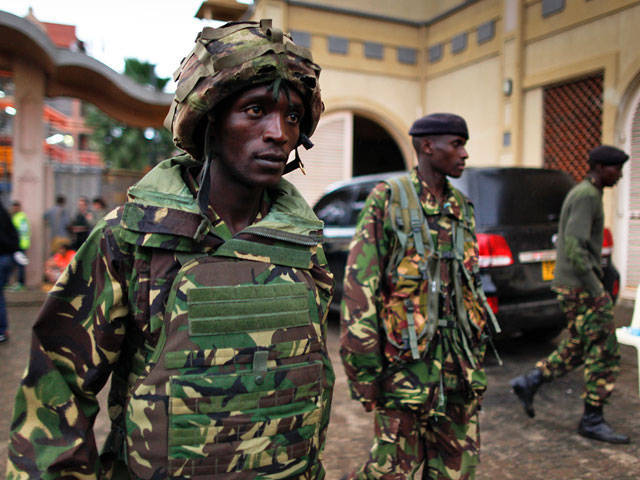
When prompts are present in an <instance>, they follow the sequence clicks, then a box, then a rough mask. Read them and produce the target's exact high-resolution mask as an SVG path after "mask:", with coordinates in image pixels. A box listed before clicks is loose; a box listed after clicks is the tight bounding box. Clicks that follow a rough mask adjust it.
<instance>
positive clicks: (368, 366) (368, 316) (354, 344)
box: [340, 184, 388, 404]
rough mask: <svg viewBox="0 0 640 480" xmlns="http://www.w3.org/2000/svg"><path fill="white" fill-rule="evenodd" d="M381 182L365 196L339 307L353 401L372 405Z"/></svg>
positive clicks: (381, 254)
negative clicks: (365, 199) (366, 197)
mask: <svg viewBox="0 0 640 480" xmlns="http://www.w3.org/2000/svg"><path fill="white" fill-rule="evenodd" d="M387 192H388V190H387V189H386V186H385V185H384V184H382V185H380V186H378V187H376V188H375V189H374V190H373V192H372V193H371V194H370V195H369V197H368V199H367V201H366V203H365V206H364V208H363V210H362V212H361V214H360V218H359V220H358V223H357V226H356V233H355V235H354V237H353V240H352V242H351V244H350V246H349V256H348V258H347V265H346V270H345V276H344V294H343V300H342V305H341V316H342V319H341V335H340V345H341V346H340V355H341V358H342V363H343V365H344V368H345V373H346V376H347V379H348V382H349V387H350V390H351V396H352V398H354V399H356V400H359V401H361V402H363V403H365V404H366V403H369V402H374V401H375V400H376V397H377V394H378V387H377V380H378V378H379V376H380V374H381V372H382V368H383V358H382V346H381V338H380V331H381V329H380V327H379V311H380V300H381V296H380V284H381V279H382V276H383V275H384V270H385V268H384V265H386V261H387V243H386V235H385V231H384V216H385V212H386V206H387V203H388V200H387V197H388V193H387Z"/></svg>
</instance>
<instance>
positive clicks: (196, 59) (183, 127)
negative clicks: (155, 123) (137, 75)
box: [164, 20, 324, 158]
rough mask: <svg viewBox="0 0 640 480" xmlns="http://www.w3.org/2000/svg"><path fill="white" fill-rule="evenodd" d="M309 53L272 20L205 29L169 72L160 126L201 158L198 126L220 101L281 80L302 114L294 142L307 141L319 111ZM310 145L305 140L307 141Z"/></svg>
mask: <svg viewBox="0 0 640 480" xmlns="http://www.w3.org/2000/svg"><path fill="white" fill-rule="evenodd" d="M319 76H320V67H319V66H318V65H316V64H315V63H314V62H313V60H312V58H311V52H309V50H307V49H306V48H304V47H301V46H299V45H296V44H295V43H293V41H292V40H291V38H290V37H289V36H288V35H287V34H283V32H282V31H281V30H278V29H276V28H273V27H272V26H271V20H261V21H260V22H259V23H258V22H237V23H228V24H226V25H224V26H222V27H220V28H211V27H205V28H204V29H203V30H202V32H200V33H199V34H198V36H197V37H196V45H195V47H194V48H193V50H192V51H191V53H189V55H188V56H187V57H185V58H184V59H183V60H182V62H181V63H180V67H179V68H178V70H176V72H175V73H174V76H173V77H174V81H175V82H177V87H176V93H175V96H174V99H173V102H172V104H171V109H170V110H169V113H168V114H167V117H166V118H165V120H164V125H165V127H166V128H167V129H169V131H171V133H172V134H173V141H174V142H175V144H176V145H177V146H178V147H179V148H181V149H183V150H185V151H186V152H188V153H190V154H191V155H192V156H193V157H195V158H202V157H201V154H202V151H203V140H201V139H199V138H197V137H198V136H199V132H203V131H204V130H199V127H201V125H203V121H208V115H209V112H211V110H212V109H213V108H214V107H215V106H216V105H218V104H219V103H220V102H221V101H222V100H224V99H226V98H227V97H229V96H230V95H233V94H235V93H237V92H240V91H241V90H243V89H246V88H249V87H252V86H257V85H260V84H268V83H275V82H281V81H283V80H284V81H285V82H288V84H290V85H291V86H292V87H293V88H295V89H296V91H297V92H298V93H299V94H300V95H301V97H302V99H303V102H304V105H305V114H304V117H303V119H302V122H301V126H300V133H301V138H300V140H299V143H303V144H304V143H305V142H308V140H307V138H308V137H310V136H311V135H312V134H313V132H314V130H315V128H316V126H317V125H318V120H319V119H320V114H321V113H322V110H323V109H324V105H323V104H322V100H321V98H320V87H319V85H318V77H319ZM309 143H310V142H309Z"/></svg>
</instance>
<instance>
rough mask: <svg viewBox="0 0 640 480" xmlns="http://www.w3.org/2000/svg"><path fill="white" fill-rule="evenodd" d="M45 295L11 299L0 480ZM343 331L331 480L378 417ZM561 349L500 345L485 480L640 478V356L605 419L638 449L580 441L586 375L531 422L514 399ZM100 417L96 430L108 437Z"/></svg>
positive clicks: (484, 418)
mask: <svg viewBox="0 0 640 480" xmlns="http://www.w3.org/2000/svg"><path fill="white" fill-rule="evenodd" d="M34 297H35V301H36V303H37V302H38V301H39V299H40V295H39V294H37V293H34V292H31V293H30V294H22V295H19V294H15V293H11V294H9V300H10V302H11V306H10V311H9V315H10V320H9V321H10V324H11V340H10V341H9V342H8V343H7V344H3V345H0V383H1V384H2V385H3V387H4V388H3V389H2V390H0V414H1V415H0V477H3V476H4V473H3V472H4V469H5V463H6V452H7V442H6V438H7V432H8V428H9V423H10V417H11V409H12V403H13V397H14V394H15V387H16V385H17V383H18V381H19V378H20V376H21V374H22V371H23V369H24V365H25V361H26V355H27V352H28V348H29V329H30V326H31V324H32V323H33V320H34V317H35V315H36V313H37V307H36V306H35V305H34ZM630 313H631V310H630V308H629V305H628V304H626V305H623V306H620V305H619V306H618V307H617V309H616V322H617V324H618V325H626V324H628V323H629V320H630ZM337 336H338V330H337V326H336V325H335V324H333V325H332V327H331V329H330V335H329V345H330V349H331V355H332V358H333V359H334V366H335V370H336V374H337V383H336V389H335V394H334V401H333V410H332V423H331V426H330V428H329V434H328V442H327V443H328V445H327V449H326V452H325V465H326V468H327V480H337V479H339V478H340V476H341V474H342V473H343V472H346V471H347V470H348V469H350V468H352V467H354V466H355V465H357V464H358V463H360V462H361V461H363V460H364V459H365V458H366V455H367V451H368V448H369V446H370V441H371V429H372V426H371V415H370V414H365V413H364V411H363V410H362V408H361V407H360V406H359V405H358V404H356V403H355V402H353V401H351V400H350V399H349V398H348V391H347V386H346V382H345V378H344V375H343V373H342V366H341V364H340V363H339V360H338V356H337V347H338V345H337ZM553 345H554V343H553V342H549V343H538V344H534V345H532V344H527V343H525V342H515V341H510V342H508V343H505V344H503V345H500V347H499V348H500V351H501V355H502V357H503V360H504V366H502V367H500V366H498V365H497V364H496V363H495V362H491V363H489V364H488V366H487V369H488V373H489V381H490V387H489V390H488V392H487V395H486V396H485V401H484V410H483V411H482V412H481V429H482V442H483V445H482V463H481V465H480V468H479V471H478V475H477V478H478V479H480V480H489V479H491V480H494V479H499V480H502V479H504V480H510V479H526V480H543V479H544V480H561V479H562V480H591V479H593V480H596V479H597V480H609V479H610V480H631V479H638V478H640V451H639V447H638V445H640V415H639V413H640V398H639V396H638V373H637V365H636V358H637V357H636V353H635V349H633V348H631V347H626V346H622V347H621V349H622V356H623V360H622V373H621V376H620V378H619V381H618V384H617V389H616V391H615V393H614V395H613V398H612V405H611V406H610V407H609V408H608V410H606V411H605V412H606V414H607V415H606V416H607V418H608V420H609V422H610V423H611V424H612V425H613V426H614V428H616V429H618V430H620V431H622V432H625V433H628V434H630V435H632V437H633V440H634V443H632V444H630V445H622V446H612V445H607V444H602V443H599V442H594V441H590V440H587V439H584V438H582V437H580V436H579V435H578V434H577V433H575V432H576V427H577V423H578V420H579V418H580V415H581V413H582V404H581V400H580V398H579V396H580V390H581V381H582V379H581V372H574V373H572V374H570V375H567V376H566V377H564V378H562V379H560V380H558V381H556V382H555V383H553V384H551V385H545V386H543V388H542V389H541V391H540V394H539V395H538V396H537V398H536V411H537V416H536V418H535V419H529V418H528V417H526V416H525V415H524V413H523V412H522V409H521V407H520V405H519V403H517V400H516V399H515V397H514V396H513V394H512V393H511V392H510V390H509V387H508V380H509V379H510V378H511V377H513V376H514V375H516V374H518V373H520V372H522V371H524V370H526V369H527V368H529V367H530V366H531V364H532V363H533V362H534V361H535V360H536V359H538V358H539V357H541V356H543V355H545V354H547V353H548V352H549V351H550V350H551V349H552V348H553ZM104 420H105V416H104V414H103V413H102V412H101V413H100V416H99V418H98V421H97V425H96V430H97V432H98V437H99V438H104V434H105V431H106V428H107V427H106V424H105V421H104Z"/></svg>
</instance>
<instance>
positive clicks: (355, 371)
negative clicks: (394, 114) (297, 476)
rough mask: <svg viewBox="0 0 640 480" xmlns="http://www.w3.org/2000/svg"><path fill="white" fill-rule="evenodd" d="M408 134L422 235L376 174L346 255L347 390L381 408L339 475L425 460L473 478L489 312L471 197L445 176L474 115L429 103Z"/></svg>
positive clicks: (448, 474)
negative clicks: (362, 454) (402, 226)
mask: <svg viewBox="0 0 640 480" xmlns="http://www.w3.org/2000/svg"><path fill="white" fill-rule="evenodd" d="M409 133H410V135H412V137H413V144H414V148H415V150H416V153H417V156H418V166H417V168H415V169H413V170H412V171H411V173H410V175H409V176H404V177H401V178H402V181H404V182H406V183H405V184H406V185H407V187H406V188H407V190H406V191H405V193H406V192H407V191H408V192H409V193H408V194H407V196H408V197H411V196H414V197H415V204H416V205H417V207H416V209H415V211H416V212H417V213H416V215H415V216H414V218H412V221H411V222H409V221H408V220H407V221H405V223H411V224H412V225H420V224H422V225H423V226H424V229H423V230H420V229H418V230H420V231H418V232H417V233H418V235H419V236H422V240H419V239H416V238H415V236H414V240H413V241H408V242H407V243H406V249H405V248H401V247H400V244H401V243H403V242H402V240H403V238H404V235H406V231H398V228H396V227H395V226H394V223H395V221H394V211H395V210H396V209H397V207H398V205H396V202H395V201H394V198H395V197H396V194H397V193H399V192H397V191H396V189H397V185H398V184H397V183H395V182H393V181H392V182H389V183H381V184H379V185H378V186H376V187H375V188H374V189H373V191H372V192H371V194H370V195H369V197H368V199H367V201H366V204H365V207H364V209H363V211H362V213H361V215H360V218H359V220H358V224H357V228H356V234H355V236H354V238H353V241H352V243H351V246H350V253H349V257H348V260H347V268H346V272H345V282H344V299H343V303H342V333H341V356H342V361H343V364H344V367H345V371H346V374H347V377H348V380H349V385H350V389H351V396H352V397H353V398H354V399H356V400H359V401H360V402H362V404H363V406H364V408H365V410H367V411H372V410H374V412H375V418H374V421H375V439H374V444H373V447H372V450H371V453H370V457H369V460H368V461H367V462H366V463H365V464H364V465H362V466H361V467H360V468H359V469H358V470H356V471H354V472H352V473H351V474H349V475H348V476H346V477H344V478H349V479H375V478H379V479H387V480H391V479H394V480H399V479H404V478H413V475H414V474H415V472H416V471H417V470H418V469H419V468H420V466H423V478H430V479H470V478H473V477H474V473H475V469H476V465H477V463H478V456H479V450H480V438H479V430H478V410H479V408H480V400H481V397H482V394H483V392H484V391H485V389H486V387H487V378H486V375H485V372H484V369H483V367H482V363H483V358H484V353H485V343H486V342H485V340H486V333H487V331H488V327H487V321H488V319H489V316H488V312H487V308H486V299H485V298H484V293H483V292H482V289H481V286H480V279H479V275H478V247H477V242H476V237H475V219H474V215H473V206H472V204H471V203H470V201H469V200H468V199H467V198H465V197H464V196H463V195H462V194H461V193H460V192H459V191H458V190H456V189H455V188H454V187H453V186H452V185H451V184H450V183H449V182H448V180H447V176H451V177H454V178H457V177H459V176H460V175H461V174H462V171H463V169H464V166H465V161H466V158H467V151H466V150H465V144H466V142H467V139H468V132H467V126H466V122H465V121H464V119H462V118H461V117H459V116H457V115H453V114H432V115H428V116H426V117H423V118H421V119H419V120H417V121H416V122H415V123H414V124H413V126H412V127H411V130H410V131H409ZM400 196H402V194H401V195H400ZM395 217H396V218H397V215H396V216H395ZM425 220H426V221H425ZM427 232H428V233H427ZM409 236H411V235H409ZM425 237H426V238H425ZM422 266H424V268H423V267H422ZM492 320H495V319H493V318H492ZM496 327H497V325H496ZM411 338H413V339H414V340H413V341H412V340H411Z"/></svg>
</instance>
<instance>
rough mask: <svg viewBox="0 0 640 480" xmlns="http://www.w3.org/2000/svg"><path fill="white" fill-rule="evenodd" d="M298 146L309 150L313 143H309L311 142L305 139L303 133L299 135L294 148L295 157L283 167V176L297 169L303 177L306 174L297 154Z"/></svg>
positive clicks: (307, 138)
mask: <svg viewBox="0 0 640 480" xmlns="http://www.w3.org/2000/svg"><path fill="white" fill-rule="evenodd" d="M300 145H302V146H303V147H304V149H305V150H309V149H310V148H311V147H313V142H311V140H309V137H307V136H306V135H305V134H304V133H301V134H300V138H299V140H298V145H296V148H295V152H296V154H295V157H294V158H293V160H291V161H290V162H289V163H287V164H286V165H285V166H284V172H283V173H282V174H283V175H286V174H287V173H289V172H293V171H294V170H295V169H296V168H299V169H300V171H301V172H302V174H303V175H306V174H307V172H306V171H305V170H304V165H303V163H302V159H301V158H300V154H299V153H298V147H299V146H300Z"/></svg>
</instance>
